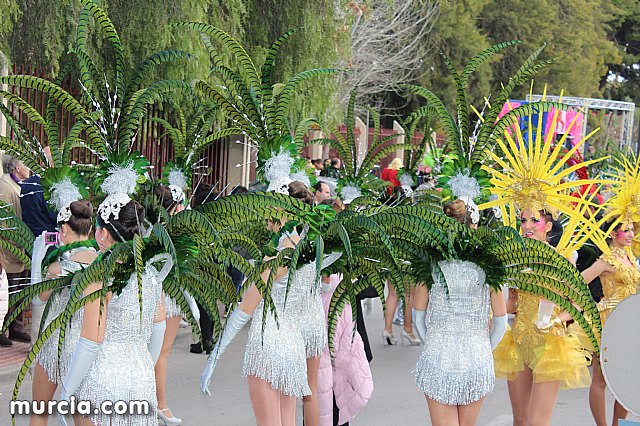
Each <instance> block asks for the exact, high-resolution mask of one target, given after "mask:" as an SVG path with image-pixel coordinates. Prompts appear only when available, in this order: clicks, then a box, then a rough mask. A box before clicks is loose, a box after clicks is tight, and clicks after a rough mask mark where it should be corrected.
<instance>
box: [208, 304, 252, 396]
mask: <svg viewBox="0 0 640 426" xmlns="http://www.w3.org/2000/svg"><path fill="white" fill-rule="evenodd" d="M249 319H251V315H249V314H247V313H245V312H244V311H243V310H242V309H240V308H236V309H235V310H234V311H233V313H232V314H231V315H230V316H229V318H228V319H227V324H226V325H225V327H224V331H223V332H222V336H221V337H220V340H218V342H217V343H216V345H215V346H214V347H213V352H211V355H209V359H208V360H207V366H206V367H205V369H204V371H203V372H202V377H201V378H200V389H201V390H202V393H203V394H205V395H207V396H211V392H210V391H209V382H210V381H211V375H212V374H213V370H214V369H215V368H216V365H217V364H218V360H219V359H220V357H221V356H222V354H223V353H224V351H225V350H226V349H227V347H228V346H229V344H230V343H231V341H232V340H233V338H234V337H236V334H238V331H240V330H242V327H244V325H245V324H246V323H247V322H248V321H249Z"/></svg>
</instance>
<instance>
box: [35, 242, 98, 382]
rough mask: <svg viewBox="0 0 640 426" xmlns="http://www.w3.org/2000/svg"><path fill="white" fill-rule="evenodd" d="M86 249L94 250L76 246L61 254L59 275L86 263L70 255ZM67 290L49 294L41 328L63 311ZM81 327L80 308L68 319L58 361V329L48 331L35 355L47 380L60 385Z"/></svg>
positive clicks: (80, 267)
mask: <svg viewBox="0 0 640 426" xmlns="http://www.w3.org/2000/svg"><path fill="white" fill-rule="evenodd" d="M86 250H90V251H92V252H95V249H93V248H91V247H79V248H76V249H72V250H69V251H67V252H64V253H63V254H62V256H61V257H60V259H58V263H59V265H60V271H61V275H62V276H65V275H69V274H71V273H74V272H76V271H79V270H80V269H82V267H83V266H86V265H82V264H81V263H79V262H75V261H73V260H71V257H72V256H73V255H75V254H76V253H80V252H82V251H86ZM70 293H71V290H70V289H68V288H65V289H63V290H61V291H60V292H57V293H52V294H51V296H50V297H49V306H50V307H49V312H48V313H47V317H46V318H45V319H44V321H43V325H42V330H45V329H46V328H47V326H48V325H49V324H50V323H51V321H53V320H54V318H56V317H57V316H58V315H60V314H61V313H62V311H64V309H65V307H66V306H67V303H68V302H69V295H70ZM36 297H37V296H36ZM81 329H82V310H80V311H78V312H76V313H75V314H74V315H73V317H72V319H71V321H70V326H69V329H68V330H67V332H66V334H65V338H64V341H63V342H62V353H61V356H60V362H58V340H59V336H60V330H59V329H56V330H54V331H53V333H51V336H49V338H48V339H47V340H45V342H44V344H43V345H42V348H41V349H40V351H39V352H38V355H37V356H36V362H37V363H38V364H40V365H41V366H42V368H44V371H46V372H47V376H49V381H50V382H52V383H56V384H60V382H61V381H62V379H63V378H64V377H65V376H66V375H67V370H68V369H69V364H70V363H71V357H72V356H73V351H74V349H75V347H76V343H78V339H79V338H80V331H81Z"/></svg>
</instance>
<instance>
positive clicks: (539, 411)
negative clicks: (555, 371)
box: [529, 381, 560, 426]
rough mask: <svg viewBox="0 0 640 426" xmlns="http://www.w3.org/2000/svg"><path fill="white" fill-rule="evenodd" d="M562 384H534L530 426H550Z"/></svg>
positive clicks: (530, 408)
mask: <svg viewBox="0 0 640 426" xmlns="http://www.w3.org/2000/svg"><path fill="white" fill-rule="evenodd" d="M559 389H560V382H559V381H555V382H542V383H534V384H533V390H532V392H531V403H530V405H529V426H549V425H550V424H551V417H552V416H553V409H554V408H555V406H556V400H557V398H558V390H559Z"/></svg>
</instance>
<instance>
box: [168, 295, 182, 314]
mask: <svg viewBox="0 0 640 426" xmlns="http://www.w3.org/2000/svg"><path fill="white" fill-rule="evenodd" d="M164 309H165V312H166V318H167V319H169V318H174V317H180V316H182V311H181V310H180V306H179V305H178V303H177V302H176V301H175V300H174V299H173V298H172V297H169V296H167V295H166V294H165V295H164Z"/></svg>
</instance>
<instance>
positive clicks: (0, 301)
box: [0, 254, 12, 346]
mask: <svg viewBox="0 0 640 426" xmlns="http://www.w3.org/2000/svg"><path fill="white" fill-rule="evenodd" d="M8 308H9V281H7V274H6V272H5V270H4V262H3V261H2V255H1V254H0V328H2V325H3V324H4V317H5V315H6V314H7V309H8ZM11 345H12V343H11V340H9V339H8V338H7V337H5V336H4V335H0V346H11Z"/></svg>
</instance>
